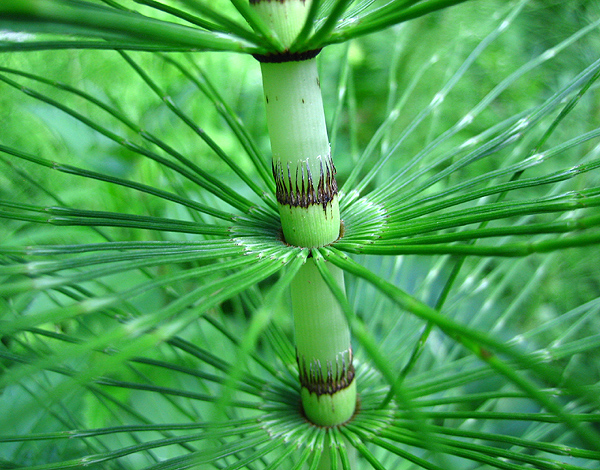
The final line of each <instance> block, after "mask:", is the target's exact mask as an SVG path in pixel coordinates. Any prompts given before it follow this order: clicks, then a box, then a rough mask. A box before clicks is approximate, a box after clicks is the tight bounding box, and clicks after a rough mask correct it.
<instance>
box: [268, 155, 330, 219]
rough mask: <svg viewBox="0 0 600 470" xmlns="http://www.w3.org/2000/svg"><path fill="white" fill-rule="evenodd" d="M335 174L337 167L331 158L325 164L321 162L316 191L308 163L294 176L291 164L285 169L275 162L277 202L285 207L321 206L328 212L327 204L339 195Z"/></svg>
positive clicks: (297, 168)
mask: <svg viewBox="0 0 600 470" xmlns="http://www.w3.org/2000/svg"><path fill="white" fill-rule="evenodd" d="M335 173H336V170H335V165H334V164H333V161H332V160H331V158H327V159H326V160H325V162H323V160H321V166H320V175H319V181H318V183H317V185H316V190H315V185H314V183H313V177H312V174H311V171H310V168H309V166H308V162H307V163H306V164H305V165H302V166H298V167H296V171H295V172H293V174H292V171H291V170H290V164H289V163H288V164H287V166H286V168H284V167H283V164H282V163H281V162H280V161H277V162H273V176H274V177H275V188H276V196H277V201H278V202H279V203H280V204H283V205H288V206H291V207H303V208H307V207H309V206H311V205H313V204H321V205H322V206H323V210H326V209H327V204H329V203H330V202H331V201H332V200H333V198H334V197H335V196H336V194H337V193H338V187H337V182H336V180H335Z"/></svg>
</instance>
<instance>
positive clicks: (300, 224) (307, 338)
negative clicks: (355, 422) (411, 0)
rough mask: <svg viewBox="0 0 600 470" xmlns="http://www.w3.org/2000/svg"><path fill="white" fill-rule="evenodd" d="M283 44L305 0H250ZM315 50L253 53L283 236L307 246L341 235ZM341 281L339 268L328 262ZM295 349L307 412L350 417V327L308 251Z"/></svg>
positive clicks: (314, 416) (331, 421) (302, 14)
mask: <svg viewBox="0 0 600 470" xmlns="http://www.w3.org/2000/svg"><path fill="white" fill-rule="evenodd" d="M251 3H252V4H253V6H254V7H255V8H256V11H257V12H258V13H259V15H260V16H261V17H262V19H263V21H264V22H265V23H266V24H267V25H268V26H269V27H270V28H271V29H272V30H273V31H274V33H275V34H276V35H277V37H278V39H279V40H280V42H281V43H282V44H283V45H284V47H289V46H290V45H291V44H292V43H293V41H294V39H295V38H296V37H297V35H298V33H299V32H300V30H301V29H302V28H303V26H304V22H305V19H306V15H307V13H308V10H309V8H310V1H304V0H278V1H271V0H251ZM317 54H318V51H308V52H300V53H290V52H288V51H283V52H281V53H278V54H272V55H267V56H256V58H257V59H258V60H259V61H260V63H261V71H262V77H263V88H264V94H265V103H266V110H267V126H268V129H269V136H270V139H271V151H272V154H273V176H274V178H275V185H276V196H277V201H278V203H279V213H280V216H281V225H282V231H283V239H284V241H285V242H286V243H288V244H290V245H295V246H301V247H306V248H316V247H321V246H324V245H327V244H330V243H332V242H334V241H335V240H337V239H338V238H339V236H340V211H339V201H338V188H337V183H336V180H335V172H336V171H335V166H334V164H333V160H332V157H331V151H330V145H329V137H328V135H327V126H326V123H325V113H324V110H323V100H322V96H321V86H320V83H319V76H318V71H317V62H316V55H317ZM330 269H331V271H332V273H333V274H334V276H335V277H336V280H337V282H338V284H339V285H340V287H341V288H342V289H343V287H344V279H343V272H342V271H341V270H339V269H338V268H335V267H332V268H330ZM291 294H292V309H293V312H294V326H295V340H296V352H297V360H298V369H299V376H300V377H299V378H300V383H301V386H302V389H301V395H302V405H303V410H304V413H305V415H306V417H307V418H308V419H309V420H310V421H311V422H313V423H314V424H317V425H320V426H336V425H339V424H342V423H344V422H346V421H347V420H349V419H350V418H351V417H352V416H353V414H354V411H355V407H356V383H355V380H354V367H353V365H352V348H351V343H350V330H349V327H348V323H347V321H346V318H345V316H344V314H343V312H342V310H341V308H340V306H339V304H338V302H337V299H336V298H335V297H334V296H333V294H332V293H331V290H330V289H329V287H328V285H327V284H326V283H325V281H323V279H322V277H321V275H320V273H319V271H318V269H317V268H316V266H315V265H314V262H313V260H312V259H311V258H309V259H308V260H307V262H306V264H305V265H304V266H302V268H300V271H299V272H298V273H297V275H296V277H295V279H294V280H293V282H292V284H291Z"/></svg>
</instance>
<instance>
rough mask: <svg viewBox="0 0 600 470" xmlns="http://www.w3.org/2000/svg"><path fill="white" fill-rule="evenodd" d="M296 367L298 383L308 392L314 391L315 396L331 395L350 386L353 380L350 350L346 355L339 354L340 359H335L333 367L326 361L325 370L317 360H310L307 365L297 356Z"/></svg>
mask: <svg viewBox="0 0 600 470" xmlns="http://www.w3.org/2000/svg"><path fill="white" fill-rule="evenodd" d="M296 361H297V362H298V369H299V371H300V384H301V385H302V387H304V388H306V389H307V390H308V391H309V392H310V393H316V394H317V396H321V395H326V394H327V395H333V394H334V393H336V392H339V391H340V390H343V389H345V388H347V387H349V386H350V384H351V383H352V381H353V380H354V366H353V365H352V350H350V352H349V354H348V356H346V354H342V355H341V363H340V361H336V364H335V367H334V365H333V364H332V363H331V362H328V363H327V365H326V368H325V370H323V366H322V364H321V363H320V362H319V361H312V362H311V363H310V364H308V365H307V363H306V360H305V359H304V358H302V360H301V359H300V357H298V354H296Z"/></svg>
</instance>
